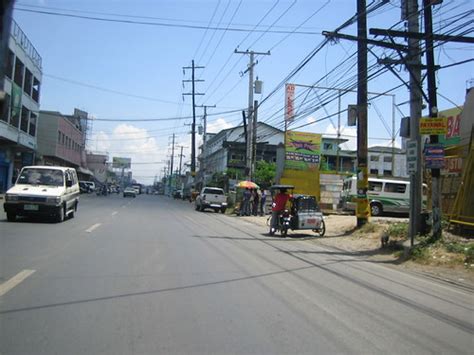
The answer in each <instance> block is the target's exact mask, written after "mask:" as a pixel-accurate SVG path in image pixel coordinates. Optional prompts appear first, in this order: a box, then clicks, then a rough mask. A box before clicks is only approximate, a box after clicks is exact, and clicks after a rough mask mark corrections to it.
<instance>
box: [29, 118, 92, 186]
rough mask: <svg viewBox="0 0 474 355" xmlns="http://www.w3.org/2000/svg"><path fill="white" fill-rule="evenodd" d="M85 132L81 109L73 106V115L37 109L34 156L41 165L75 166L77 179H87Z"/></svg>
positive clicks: (84, 120) (85, 123)
mask: <svg viewBox="0 0 474 355" xmlns="http://www.w3.org/2000/svg"><path fill="white" fill-rule="evenodd" d="M86 133H87V113H85V112H84V111H80V110H77V109H76V110H74V114H73V115H64V114H62V113H60V112H56V111H40V114H39V122H38V148H37V160H38V161H39V162H40V163H41V164H44V165H58V166H69V167H72V168H75V169H76V171H77V173H78V176H79V179H80V180H88V177H89V176H91V175H92V172H91V171H89V170H88V169H87V168H86V166H87V165H86V153H85V141H86Z"/></svg>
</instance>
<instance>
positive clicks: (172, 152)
mask: <svg viewBox="0 0 474 355" xmlns="http://www.w3.org/2000/svg"><path fill="white" fill-rule="evenodd" d="M172 139H173V140H172V143H171V163H170V165H171V166H170V172H171V177H170V182H169V187H170V190H171V181H172V180H173V166H174V139H175V134H174V133H173V138H172Z"/></svg>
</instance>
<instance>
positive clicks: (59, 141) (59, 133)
mask: <svg viewBox="0 0 474 355" xmlns="http://www.w3.org/2000/svg"><path fill="white" fill-rule="evenodd" d="M58 144H61V132H59V131H58Z"/></svg>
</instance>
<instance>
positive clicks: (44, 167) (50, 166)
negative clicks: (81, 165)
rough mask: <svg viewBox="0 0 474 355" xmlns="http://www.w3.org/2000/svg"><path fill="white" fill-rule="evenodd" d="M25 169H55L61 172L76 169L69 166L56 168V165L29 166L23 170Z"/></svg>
mask: <svg viewBox="0 0 474 355" xmlns="http://www.w3.org/2000/svg"><path fill="white" fill-rule="evenodd" d="M25 168H34V169H54V170H61V171H66V170H68V169H74V168H71V167H69V166H54V165H28V166H24V167H23V169H25Z"/></svg>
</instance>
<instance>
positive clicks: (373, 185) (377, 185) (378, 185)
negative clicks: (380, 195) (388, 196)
mask: <svg viewBox="0 0 474 355" xmlns="http://www.w3.org/2000/svg"><path fill="white" fill-rule="evenodd" d="M382 185H383V183H382V182H378V181H369V191H377V192H379V191H382Z"/></svg>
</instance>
